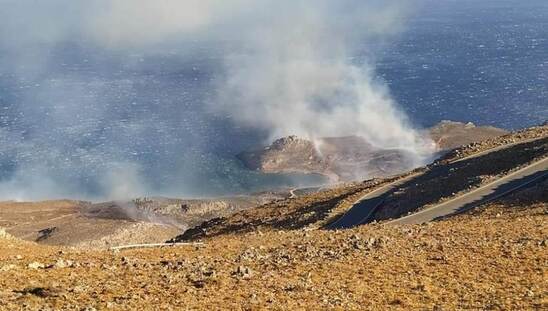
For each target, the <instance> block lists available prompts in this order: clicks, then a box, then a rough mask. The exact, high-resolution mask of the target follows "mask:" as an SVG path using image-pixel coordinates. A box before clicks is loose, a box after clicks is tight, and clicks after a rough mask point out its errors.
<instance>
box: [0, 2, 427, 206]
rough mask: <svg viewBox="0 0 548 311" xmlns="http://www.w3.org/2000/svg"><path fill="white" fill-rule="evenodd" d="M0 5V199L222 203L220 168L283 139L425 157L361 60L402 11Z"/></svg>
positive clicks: (227, 183) (395, 28)
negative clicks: (335, 141)
mask: <svg viewBox="0 0 548 311" xmlns="http://www.w3.org/2000/svg"><path fill="white" fill-rule="evenodd" d="M0 5H1V7H2V10H1V11H0V72H1V73H0V92H1V93H2V94H3V95H0V113H1V115H0V141H1V144H2V146H1V147H0V171H2V172H3V176H0V199H43V198H58V197H69V198H71V197H76V198H91V199H98V198H109V199H125V198H128V197H135V196H139V195H150V194H172V195H193V194H200V191H199V190H202V189H203V188H209V189H210V190H211V191H212V192H218V193H223V192H225V193H226V192H232V191H236V192H237V191H241V190H242V189H244V190H245V189H246V188H247V187H248V186H249V184H250V183H254V182H258V183H261V182H265V180H263V179H264V177H260V176H257V175H253V174H251V173H242V172H241V171H240V170H241V168H239V167H237V165H236V164H233V163H231V162H230V161H228V160H226V159H227V158H226V155H227V154H230V153H234V152H238V151H241V149H242V148H248V147H250V146H252V145H254V144H256V143H258V142H264V141H265V140H268V139H272V138H277V137H280V136H285V135H290V134H291V135H292V134H296V135H300V136H303V137H308V138H312V139H313V138H317V137H323V136H342V135H359V136H363V137H365V138H366V139H367V140H368V141H370V142H371V143H372V144H374V145H376V146H378V147H380V148H404V149H406V150H409V151H412V152H413V153H414V154H415V155H416V156H417V161H420V160H421V159H422V157H423V156H424V155H426V154H427V153H428V151H429V150H428V148H427V147H425V146H426V145H427V144H428V143H427V142H425V141H423V140H422V138H421V137H420V135H419V134H418V133H417V132H416V131H415V130H413V127H412V125H411V124H410V122H409V120H408V119H407V117H406V116H405V115H404V114H403V113H402V112H401V111H400V110H399V108H398V107H397V104H396V103H395V102H394V100H393V99H392V98H391V96H390V91H389V89H388V88H387V86H386V85H385V84H384V83H383V81H381V80H379V79H377V78H376V73H375V68H374V57H375V53H374V49H370V46H371V45H374V44H378V43H379V42H382V41H383V40H386V39H387V38H390V37H391V36H394V35H397V33H398V32H399V31H401V29H402V28H403V27H404V21H405V19H406V17H407V15H408V14H409V13H410V11H411V10H410V5H409V1H399V0H390V1H380V0H370V1H359V0H343V1H328V0H297V1H285V0H282V1H280V0H278V1H274V0H254V1H253V0H231V1H226V0H162V1H148V0H117V1H108V0H91V1H68V0H51V1H31V0H0ZM242 137H245V138H242ZM238 149H240V150H238ZM246 174H247V175H246ZM250 174H251V175H250ZM261 178H263V179H261ZM265 183H266V182H265Z"/></svg>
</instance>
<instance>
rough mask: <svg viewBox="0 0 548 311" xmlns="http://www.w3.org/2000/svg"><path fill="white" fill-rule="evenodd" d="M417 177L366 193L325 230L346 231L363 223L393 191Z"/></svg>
mask: <svg viewBox="0 0 548 311" xmlns="http://www.w3.org/2000/svg"><path fill="white" fill-rule="evenodd" d="M417 175H418V174H413V175H410V176H407V177H405V178H402V179H399V180H397V181H394V182H392V183H390V184H388V185H384V186H382V187H380V188H379V189H376V190H373V191H371V192H369V193H367V194H366V195H364V196H363V197H361V198H360V199H359V200H358V201H356V203H354V204H353V205H352V207H351V208H350V209H349V210H348V211H347V212H346V213H344V214H343V215H342V216H341V217H340V218H339V219H337V220H336V221H335V222H333V223H331V224H328V225H327V226H325V229H332V230H335V229H346V228H351V227H353V226H356V225H359V224H361V223H363V222H365V221H366V220H367V219H368V218H369V216H371V214H372V213H373V212H374V211H375V210H376V209H377V207H379V206H380V205H382V204H383V203H384V200H385V198H386V197H387V196H388V195H389V194H390V193H391V192H392V191H393V190H394V189H396V188H397V187H399V186H400V185H402V184H403V183H405V182H407V181H409V180H410V179H412V178H414V177H416V176H417Z"/></svg>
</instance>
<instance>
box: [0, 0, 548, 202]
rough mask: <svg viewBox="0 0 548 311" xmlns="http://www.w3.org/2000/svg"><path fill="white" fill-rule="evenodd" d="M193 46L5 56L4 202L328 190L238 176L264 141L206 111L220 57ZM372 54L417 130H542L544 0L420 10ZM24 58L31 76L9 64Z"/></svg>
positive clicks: (546, 113)
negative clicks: (455, 126)
mask: <svg viewBox="0 0 548 311" xmlns="http://www.w3.org/2000/svg"><path fill="white" fill-rule="evenodd" d="M189 44H190V45H191V46H189V48H188V50H180V49H176V48H173V49H172V50H170V49H169V48H166V49H164V50H162V51H161V52H158V53H151V54H147V55H144V54H142V53H140V52H139V51H138V50H136V51H132V50H119V51H114V52H113V51H109V52H108V53H107V52H105V51H102V50H100V49H93V48H89V46H88V45H87V44H86V42H85V41H78V42H61V43H59V44H56V45H54V46H48V47H47V49H45V50H46V51H47V54H48V55H47V56H48V62H47V63H46V65H45V68H44V65H43V64H41V65H40V68H39V69H37V68H36V69H35V68H33V64H34V62H35V61H36V60H39V59H41V58H44V55H43V53H44V49H39V50H37V51H32V50H29V51H26V53H25V55H11V54H9V52H7V50H6V49H5V48H3V47H2V46H1V45H0V59H2V58H3V61H0V199H51V198H79V199H98V200H99V199H106V198H108V197H109V196H110V195H111V193H112V192H113V189H114V190H116V191H122V192H123V191H127V192H128V195H131V196H141V195H143V196H144V195H147V196H153V195H163V196H177V197H208V196H225V195H235V194H248V193H253V192H259V191H267V190H272V189H277V188H291V187H299V186H309V185H316V184H319V183H322V182H325V180H324V179H323V178H322V177H321V176H315V175H301V174H262V173H260V172H253V171H249V170H246V169H245V168H244V167H242V164H241V163H239V162H238V161H237V160H236V159H235V157H234V155H235V154H237V153H238V152H241V151H243V150H249V149H253V148H257V147H259V146H261V145H262V144H264V143H265V142H266V141H265V139H266V137H268V133H265V132H262V131H257V130H255V129H250V128H246V127H242V126H239V125H237V124H236V123H234V122H232V120H231V116H230V115H223V114H220V113H218V112H216V111H211V109H210V108H209V107H210V106H209V105H207V101H208V100H210V99H211V98H212V95H214V94H213V92H214V88H212V83H213V81H214V80H215V77H216V75H217V71H218V68H219V66H220V65H221V64H222V53H223V52H222V51H220V50H218V49H215V47H213V46H210V45H208V44H207V43H204V42H191V43H189ZM366 49H367V50H368V53H370V51H371V50H374V51H375V53H374V54H375V57H374V65H375V68H376V72H375V73H376V76H377V78H378V79H379V80H382V81H383V82H384V83H386V84H387V85H388V86H389V89H390V92H391V94H392V96H393V98H394V99H395V101H396V102H397V103H398V105H399V106H400V108H401V109H402V110H403V111H405V113H406V114H407V115H408V117H409V119H410V121H411V122H412V123H413V124H414V125H415V126H416V127H418V128H425V127H430V126H432V125H435V124H436V123H438V122H440V121H441V120H454V121H462V122H473V123H475V124H477V125H491V126H496V127H501V128H505V129H509V130H515V129H520V128H524V127H528V126H533V125H536V124H540V123H542V122H544V121H546V120H547V119H548V1H545V0H526V1H524V0H458V1H457V0H440V1H430V0H424V1H422V2H421V5H420V6H419V7H418V8H417V12H415V13H414V14H413V15H412V17H411V18H410V19H409V21H408V22H407V23H406V26H405V29H404V30H403V31H402V32H401V33H399V34H398V35H397V36H395V37H394V38H392V39H391V40H390V41H389V42H383V43H382V44H381V43H379V45H378V46H376V47H373V48H372V47H371V46H367V47H365V46H364V50H366ZM188 53H192V55H186V54H188ZM19 56H20V57H24V59H25V60H26V61H25V62H23V64H26V65H23V66H22V67H21V65H18V66H19V67H15V66H10V65H9V59H10V58H13V57H19ZM190 60H191V61H190ZM368 60H370V58H369V56H368ZM353 61H355V62H356V63H357V64H359V63H360V62H362V61H365V57H364V56H363V55H360V54H359V53H358V54H356V55H353Z"/></svg>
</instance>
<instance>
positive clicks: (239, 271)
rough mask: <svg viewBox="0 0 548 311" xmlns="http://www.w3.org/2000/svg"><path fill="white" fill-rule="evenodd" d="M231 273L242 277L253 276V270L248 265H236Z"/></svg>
mask: <svg viewBox="0 0 548 311" xmlns="http://www.w3.org/2000/svg"><path fill="white" fill-rule="evenodd" d="M233 275H235V276H237V277H240V278H242V279H250V278H251V277H252V276H253V271H252V270H251V269H250V268H249V267H245V266H238V268H236V271H234V273H233Z"/></svg>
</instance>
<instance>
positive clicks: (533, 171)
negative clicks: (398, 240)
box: [326, 142, 548, 229]
mask: <svg viewBox="0 0 548 311" xmlns="http://www.w3.org/2000/svg"><path fill="white" fill-rule="evenodd" d="M522 143H523V142H522ZM513 145H515V144H511V145H506V146H505V147H506V148H508V147H510V146H513ZM500 149H504V148H503V147H497V148H493V149H491V150H486V151H484V152H481V153H480V154H475V155H471V156H469V157H466V158H464V159H460V160H457V161H462V160H465V159H470V158H475V157H478V156H481V155H485V154H486V153H490V152H494V151H498V150H500ZM457 161H455V162H457ZM417 175H418V174H415V175H410V176H408V177H406V178H403V179H400V180H398V181H396V182H394V183H391V184H388V185H386V186H384V187H381V188H379V189H377V190H375V191H373V192H370V193H368V194H366V195H365V196H364V197H362V198H360V200H358V201H357V202H356V203H354V205H353V206H352V207H351V208H350V209H349V210H348V211H347V212H346V213H345V214H344V215H343V216H341V217H340V218H339V219H338V220H336V221H335V222H333V223H331V224H329V225H327V226H326V229H346V228H351V227H354V226H358V225H361V224H364V223H367V221H368V220H369V218H370V216H371V215H372V214H373V213H374V212H375V211H376V210H377V208H379V207H380V206H382V204H383V203H384V201H385V199H386V198H387V197H388V196H389V195H390V194H391V193H393V192H394V191H395V190H396V189H397V188H398V187H399V186H400V185H402V184H403V183H405V182H407V181H409V180H411V179H412V178H414V177H416V176H417ZM546 178H548V157H545V158H543V159H541V160H538V161H536V162H534V163H532V164H529V165H528V166H526V167H524V168H522V169H520V170H518V171H516V172H513V173H511V174H509V175H506V176H503V177H501V178H499V179H497V180H495V181H493V182H491V183H488V184H486V185H483V186H481V187H479V188H477V189H475V190H473V191H470V192H468V193H465V194H463V195H460V196H458V197H455V198H453V199H451V200H449V201H445V202H442V203H440V204H437V205H435V206H432V207H430V208H427V209H425V210H422V211H419V212H417V213H414V214H411V215H408V216H404V217H401V218H398V219H395V220H392V221H389V222H388V223H389V224H420V223H424V222H429V221H433V220H438V219H443V218H446V217H450V216H453V215H455V214H458V213H462V212H464V211H467V210H469V209H472V208H474V207H477V206H479V205H481V204H485V203H487V202H489V201H492V200H495V199H498V198H500V197H502V196H505V195H507V194H509V193H511V192H513V191H516V190H518V189H521V188H524V187H526V186H528V185H531V184H533V183H535V182H539V181H541V180H544V179H546Z"/></svg>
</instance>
